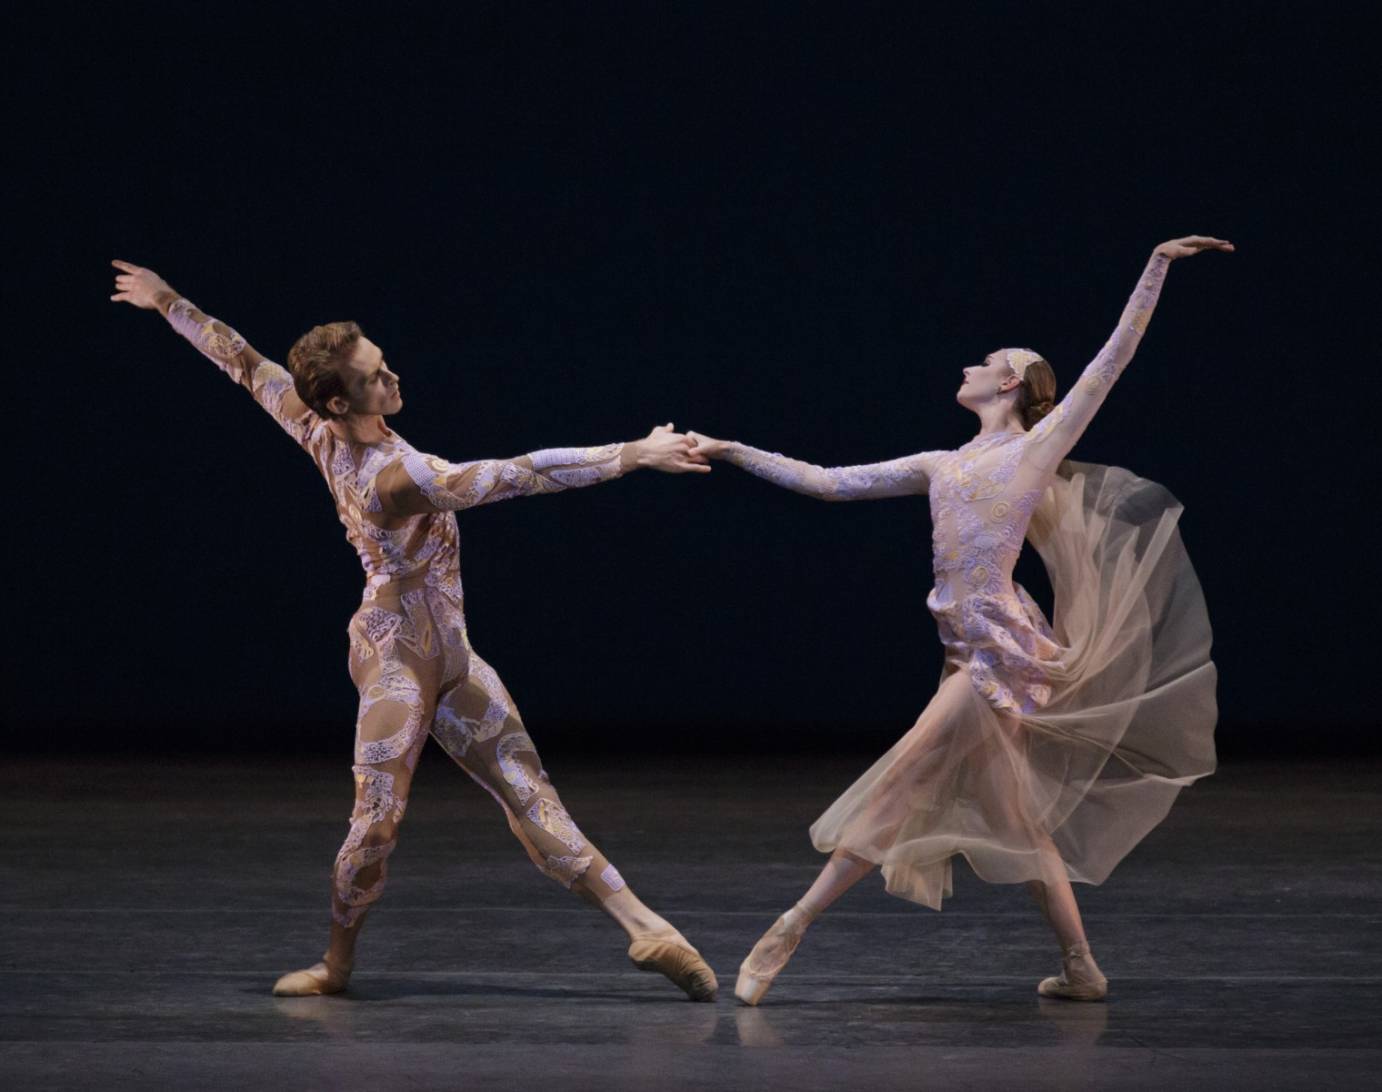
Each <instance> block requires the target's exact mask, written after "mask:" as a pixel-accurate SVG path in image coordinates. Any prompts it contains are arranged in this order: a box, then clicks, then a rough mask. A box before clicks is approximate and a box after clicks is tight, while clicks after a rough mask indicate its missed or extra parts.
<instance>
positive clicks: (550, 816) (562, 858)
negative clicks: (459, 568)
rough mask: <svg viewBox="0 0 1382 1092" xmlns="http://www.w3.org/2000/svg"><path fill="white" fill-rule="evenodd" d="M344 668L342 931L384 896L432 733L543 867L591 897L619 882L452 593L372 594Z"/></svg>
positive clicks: (335, 893)
mask: <svg viewBox="0 0 1382 1092" xmlns="http://www.w3.org/2000/svg"><path fill="white" fill-rule="evenodd" d="M350 674H351V678H352V679H353V680H354V681H355V684H356V686H357V687H358V688H359V690H360V713H359V719H358V721H357V725H356V737H355V766H354V772H355V808H354V811H353V812H352V813H351V817H350V832H349V834H348V835H347V836H346V840H345V844H344V845H342V846H341V850H340V853H339V854H337V857H336V866H335V873H334V882H333V885H332V914H333V916H334V917H335V919H336V921H337V922H338V923H340V924H341V925H342V926H343V927H345V928H347V929H350V928H354V927H355V926H356V925H357V924H358V923H359V921H360V918H361V916H362V915H363V914H364V913H365V911H366V910H368V909H369V907H370V906H371V905H372V904H373V903H374V902H376V901H377V900H378V899H379V897H380V895H382V894H383V893H384V881H385V878H386V875H387V869H388V857H389V854H390V853H392V852H393V849H394V846H395V845H397V843H398V827H399V824H400V823H401V822H402V820H403V812H404V809H405V808H406V807H407V803H408V789H409V786H410V785H411V783H412V777H413V770H414V768H415V767H416V765H417V759H418V754H419V753H420V752H421V750H422V745H423V743H424V742H425V741H426V739H427V735H428V733H429V732H430V733H431V734H432V735H433V736H435V737H436V740H437V742H438V743H440V744H441V745H442V747H443V748H444V749H445V750H446V753H447V754H449V755H450V756H451V757H452V759H454V760H455V762H456V763H457V765H459V766H460V767H461V769H463V770H465V772H466V773H468V774H469V775H470V776H471V777H472V778H474V779H475V780H476V781H477V782H479V784H480V785H482V786H483V787H484V788H485V789H487V790H488V791H489V793H490V795H491V796H493V797H494V799H495V800H496V801H497V802H498V804H499V806H500V807H501V808H502V809H503V810H504V814H505V817H506V818H507V819H508V822H509V827H510V829H511V830H512V831H513V832H514V834H515V835H516V836H517V837H518V840H519V842H521V843H522V845H523V848H524V849H525V850H527V853H528V856H529V857H530V858H531V859H532V861H533V863H534V864H535V865H537V867H538V868H539V869H540V870H541V871H542V872H544V873H545V874H546V875H548V876H551V877H552V878H553V879H554V880H556V881H557V882H559V883H560V884H562V885H563V886H564V887H567V888H570V889H573V890H575V891H576V892H577V893H579V894H580V895H582V896H583V897H585V898H586V899H588V900H591V901H595V902H603V901H604V900H605V899H606V898H608V897H609V896H610V895H612V894H614V893H615V892H616V891H619V890H622V889H623V887H624V881H623V879H622V878H621V877H620V875H619V873H618V871H617V870H616V869H615V867H614V866H613V865H612V864H610V863H609V862H608V861H607V860H606V859H605V857H604V855H603V854H601V853H600V851H599V850H598V849H597V848H596V847H595V846H594V845H592V844H591V843H590V842H589V841H588V840H587V839H586V837H585V835H584V834H582V833H581V832H580V830H579V828H577V826H576V824H575V823H574V822H573V821H572V819H571V816H570V815H569V814H568V813H567V811H566V809H565V808H564V807H563V806H562V803H561V799H560V797H558V796H557V791H556V789H555V788H553V786H552V783H551V781H550V780H549V779H548V777H547V772H546V771H545V770H544V769H543V768H542V764H541V762H540V761H539V759H538V756H537V750H536V748H535V747H534V746H533V741H532V740H531V739H530V738H529V737H528V733H527V732H526V731H524V729H523V722H522V721H521V720H520V719H519V716H518V710H517V709H516V708H515V707H514V704H513V699H512V698H510V697H509V693H508V691H507V690H505V689H504V684H503V683H502V682H500V681H499V676H498V675H497V674H495V671H494V669H493V668H492V667H490V666H489V664H487V663H485V661H484V660H482V659H481V658H480V657H479V656H477V655H476V654H475V653H474V651H472V649H471V648H470V641H469V638H468V637H467V636H466V630H465V616H464V614H463V613H462V610H461V600H460V596H459V594H458V589H457V591H454V592H453V591H452V590H451V589H439V588H435V587H420V588H414V589H412V590H404V591H396V590H392V589H390V588H385V589H382V590H380V591H377V592H376V593H375V596H374V598H371V599H367V600H366V601H365V603H364V604H363V605H362V606H361V608H360V610H359V611H358V612H357V613H356V614H355V617H354V618H353V619H352V620H351V623H350Z"/></svg>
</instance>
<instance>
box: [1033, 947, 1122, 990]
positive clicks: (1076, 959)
mask: <svg viewBox="0 0 1382 1092" xmlns="http://www.w3.org/2000/svg"><path fill="white" fill-rule="evenodd" d="M1062 963H1063V964H1064V967H1063V969H1062V970H1061V973H1060V974H1059V975H1058V976H1056V977H1053V978H1043V979H1042V980H1041V983H1040V985H1038V986H1037V993H1039V994H1041V996H1042V997H1055V998H1059V999H1060V1000H1062V1001H1102V1000H1103V999H1104V998H1105V997H1107V996H1108V979H1107V978H1105V977H1104V975H1103V972H1101V971H1100V970H1099V965H1098V964H1097V963H1095V962H1094V957H1093V956H1092V955H1090V954H1089V946H1088V945H1087V944H1072V945H1071V946H1070V948H1069V949H1067V950H1066V953H1065V958H1064V959H1063V960H1062Z"/></svg>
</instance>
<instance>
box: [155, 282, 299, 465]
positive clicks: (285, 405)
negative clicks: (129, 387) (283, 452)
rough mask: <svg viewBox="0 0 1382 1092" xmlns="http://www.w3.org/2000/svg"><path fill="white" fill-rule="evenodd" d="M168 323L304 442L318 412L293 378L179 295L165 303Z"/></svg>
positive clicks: (286, 430) (287, 430) (293, 436)
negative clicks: (297, 391) (301, 395)
mask: <svg viewBox="0 0 1382 1092" xmlns="http://www.w3.org/2000/svg"><path fill="white" fill-rule="evenodd" d="M166 317H167V319H168V323H169V325H171V326H172V327H173V329H174V330H176V331H177V332H178V333H179V334H181V335H182V336H183V337H185V338H186V339H187V340H188V341H190V342H191V343H192V345H193V346H194V347H195V348H196V350H197V351H198V352H199V353H201V354H202V356H204V357H206V358H207V359H208V360H210V361H211V362H212V363H213V364H215V365H216V367H218V368H220V369H221V371H223V372H225V374H226V375H228V376H229V377H230V378H231V379H233V380H234V381H235V382H236V383H238V384H239V385H240V386H242V387H244V388H245V390H247V391H249V392H250V394H251V395H253V397H254V400H255V401H256V402H258V403H259V404H260V405H261V406H263V407H264V409H265V410H267V411H268V413H269V415H270V416H271V417H272V418H273V419H274V420H275V421H277V422H278V423H279V425H281V426H282V428H283V430H284V431H285V432H287V433H288V435H289V436H291V437H292V438H293V439H294V440H296V441H297V442H298V443H299V444H303V443H306V442H307V438H308V436H309V434H310V433H311V431H312V428H313V426H314V425H315V424H316V423H317V421H318V420H319V419H318V417H317V415H316V414H315V413H313V412H312V410H311V409H309V408H308V406H307V405H306V404H305V403H304V402H303V401H302V399H300V398H299V397H298V396H297V393H296V391H294V389H293V377H292V376H291V375H289V374H288V372H287V370H286V369H285V368H283V367H281V366H280V365H278V364H275V363H274V362H273V361H272V360H268V359H266V358H265V357H264V356H263V355H261V354H260V353H259V352H258V351H257V350H256V349H255V348H254V347H253V346H251V345H250V344H249V343H248V342H247V341H245V339H244V338H243V337H241V336H240V335H239V334H238V333H236V332H235V331H234V330H232V329H231V328H230V327H229V326H227V325H226V324H225V323H224V322H221V321H220V320H219V319H214V318H212V317H211V316H209V315H207V314H204V313H203V312H202V311H200V310H198V309H197V307H196V305H195V304H193V303H192V302H191V301H190V300H186V299H183V298H182V297H181V296H179V297H178V298H176V299H174V300H172V301H171V302H170V303H168V305H167V309H166Z"/></svg>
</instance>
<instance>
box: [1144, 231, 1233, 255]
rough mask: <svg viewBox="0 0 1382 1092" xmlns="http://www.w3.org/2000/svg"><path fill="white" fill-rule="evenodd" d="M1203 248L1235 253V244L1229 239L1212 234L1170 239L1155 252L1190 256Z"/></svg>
mask: <svg viewBox="0 0 1382 1092" xmlns="http://www.w3.org/2000/svg"><path fill="white" fill-rule="evenodd" d="M1202 250H1222V251H1224V252H1225V253H1226V254H1232V253H1233V244H1232V243H1230V242H1229V241H1228V240H1227V239H1216V238H1214V236H1212V235H1187V236H1185V238H1183V239H1168V240H1167V241H1166V242H1164V243H1162V244H1161V245H1160V246H1159V247H1157V248H1156V250H1155V251H1153V253H1155V254H1161V255H1164V256H1165V257H1167V258H1189V257H1191V256H1192V255H1194V254H1198V253H1199V252H1200V251H1202Z"/></svg>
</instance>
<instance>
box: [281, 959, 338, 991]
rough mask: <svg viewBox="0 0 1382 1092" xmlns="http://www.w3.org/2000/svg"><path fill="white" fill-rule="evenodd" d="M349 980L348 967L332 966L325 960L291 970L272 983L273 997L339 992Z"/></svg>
mask: <svg viewBox="0 0 1382 1092" xmlns="http://www.w3.org/2000/svg"><path fill="white" fill-rule="evenodd" d="M349 981H350V968H349V967H340V966H334V965H332V964H331V963H328V962H327V961H326V960H322V962H320V963H318V964H317V965H316V966H313V967H308V968H307V969H305V970H301V971H291V972H289V973H288V974H285V975H284V976H283V977H282V978H280V979H279V980H278V981H277V982H275V983H274V996H275V997H316V996H317V995H319V994H324V993H340V992H341V991H342V990H344V989H345V988H346V984H347V983H348V982H349Z"/></svg>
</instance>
